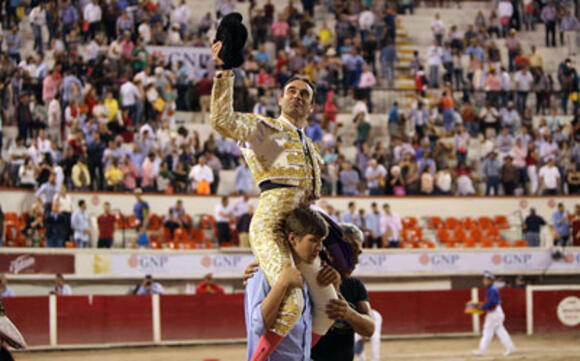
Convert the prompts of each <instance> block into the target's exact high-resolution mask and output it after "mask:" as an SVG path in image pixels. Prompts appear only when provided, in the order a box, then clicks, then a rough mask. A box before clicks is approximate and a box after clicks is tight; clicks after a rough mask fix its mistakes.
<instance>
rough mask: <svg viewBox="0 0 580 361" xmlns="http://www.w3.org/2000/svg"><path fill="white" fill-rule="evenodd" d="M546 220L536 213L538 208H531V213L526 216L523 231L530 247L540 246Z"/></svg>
mask: <svg viewBox="0 0 580 361" xmlns="http://www.w3.org/2000/svg"><path fill="white" fill-rule="evenodd" d="M544 225H546V221H545V220H544V218H542V217H541V216H538V215H537V214H536V209H535V208H532V209H530V215H529V216H527V217H526V219H525V220H524V224H523V228H524V229H523V231H524V234H525V237H526V242H527V244H528V247H538V246H539V245H540V231H541V229H542V226H544Z"/></svg>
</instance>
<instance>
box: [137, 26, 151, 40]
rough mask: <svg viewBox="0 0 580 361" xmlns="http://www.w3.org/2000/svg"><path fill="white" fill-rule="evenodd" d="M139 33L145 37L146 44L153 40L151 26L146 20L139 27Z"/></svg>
mask: <svg viewBox="0 0 580 361" xmlns="http://www.w3.org/2000/svg"><path fill="white" fill-rule="evenodd" d="M137 31H138V32H139V35H140V36H141V38H142V39H143V42H145V44H149V43H150V42H151V27H150V26H149V24H147V23H146V22H143V23H141V25H139V27H138V28H137Z"/></svg>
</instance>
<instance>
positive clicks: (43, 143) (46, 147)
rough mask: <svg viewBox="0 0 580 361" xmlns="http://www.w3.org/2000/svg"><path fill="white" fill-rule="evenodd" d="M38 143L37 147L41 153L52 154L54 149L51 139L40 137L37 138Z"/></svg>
mask: <svg viewBox="0 0 580 361" xmlns="http://www.w3.org/2000/svg"><path fill="white" fill-rule="evenodd" d="M37 140H38V142H37V143H36V144H37V147H38V151H39V152H40V153H50V151H51V149H52V147H51V146H50V139H48V138H44V139H40V137H38V138H37Z"/></svg>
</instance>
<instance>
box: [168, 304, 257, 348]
mask: <svg viewBox="0 0 580 361" xmlns="http://www.w3.org/2000/svg"><path fill="white" fill-rule="evenodd" d="M160 312H161V339H162V340H187V339H219V338H244V337H246V326H245V320H244V295H243V294H232V295H224V296H210V295H200V296H181V295H167V296H161V297H160Z"/></svg>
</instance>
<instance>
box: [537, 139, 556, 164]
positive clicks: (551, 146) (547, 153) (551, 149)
mask: <svg viewBox="0 0 580 361" xmlns="http://www.w3.org/2000/svg"><path fill="white" fill-rule="evenodd" d="M559 151H560V148H559V147H558V143H556V142H555V141H554V137H552V135H551V134H546V136H545V139H544V141H543V142H542V144H541V145H540V149H539V152H540V160H541V161H542V163H547V162H548V160H549V159H550V158H555V157H557V156H558V152H559Z"/></svg>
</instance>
